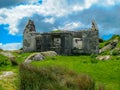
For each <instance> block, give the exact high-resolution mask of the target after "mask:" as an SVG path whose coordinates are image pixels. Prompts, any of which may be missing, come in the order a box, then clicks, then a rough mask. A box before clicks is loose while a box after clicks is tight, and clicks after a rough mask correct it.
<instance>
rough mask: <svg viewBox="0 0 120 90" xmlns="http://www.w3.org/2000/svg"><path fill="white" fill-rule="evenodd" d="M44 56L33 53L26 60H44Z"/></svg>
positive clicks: (27, 61) (26, 61)
mask: <svg viewBox="0 0 120 90" xmlns="http://www.w3.org/2000/svg"><path fill="white" fill-rule="evenodd" d="M43 59H44V56H43V55H42V54H40V53H33V54H31V55H30V56H28V58H27V59H26V60H25V63H30V62H31V61H40V60H43Z"/></svg>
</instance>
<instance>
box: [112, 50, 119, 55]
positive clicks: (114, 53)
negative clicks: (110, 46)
mask: <svg viewBox="0 0 120 90" xmlns="http://www.w3.org/2000/svg"><path fill="white" fill-rule="evenodd" d="M119 54H120V51H119V50H116V49H114V50H113V51H112V55H119Z"/></svg>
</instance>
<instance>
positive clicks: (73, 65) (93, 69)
mask: <svg viewBox="0 0 120 90" xmlns="http://www.w3.org/2000/svg"><path fill="white" fill-rule="evenodd" d="M13 54H14V53H13ZM30 54H31V53H22V54H16V53H15V56H16V59H15V60H16V61H17V62H18V63H21V62H23V61H24V60H25V58H26V57H27V56H29V55H30ZM1 57H2V58H1V59H0V60H3V59H5V60H6V57H3V56H1ZM111 57H112V58H111V59H110V60H106V61H98V60H96V59H95V57H91V56H56V57H49V58H46V59H45V60H42V61H36V62H32V63H31V64H32V65H33V66H36V67H37V66H38V67H43V66H50V65H53V66H54V65H55V66H60V67H65V68H68V69H70V70H73V71H74V72H76V73H78V74H81V73H85V74H87V75H90V76H91V77H92V78H93V79H94V80H95V81H96V83H97V84H96V85H99V84H102V85H104V86H105V88H106V89H105V90H120V56H111ZM7 64H8V65H6V66H0V74H1V73H2V71H13V72H15V73H16V74H17V75H18V66H11V65H10V64H9V62H7ZM13 78H14V80H13V82H11V80H7V83H9V84H5V81H3V80H1V81H0V89H1V90H2V88H3V90H9V85H11V84H12V85H11V86H12V87H15V88H16V86H15V85H16V84H15V81H16V79H17V77H13ZM4 86H6V87H7V88H8V89H7V88H5V87H4ZM15 88H13V90H16V89H15ZM11 90H12V89H11Z"/></svg>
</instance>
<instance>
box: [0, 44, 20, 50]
mask: <svg viewBox="0 0 120 90" xmlns="http://www.w3.org/2000/svg"><path fill="white" fill-rule="evenodd" d="M21 47H22V44H21V43H7V44H2V43H0V48H1V49H3V50H18V49H20V48H21Z"/></svg>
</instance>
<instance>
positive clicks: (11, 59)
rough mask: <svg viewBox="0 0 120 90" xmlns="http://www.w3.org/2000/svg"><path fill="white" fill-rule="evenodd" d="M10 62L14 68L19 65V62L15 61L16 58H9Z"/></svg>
mask: <svg viewBox="0 0 120 90" xmlns="http://www.w3.org/2000/svg"><path fill="white" fill-rule="evenodd" d="M9 60H10V61H11V64H12V66H17V65H18V63H17V61H16V60H15V58H14V57H11V58H9Z"/></svg>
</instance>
